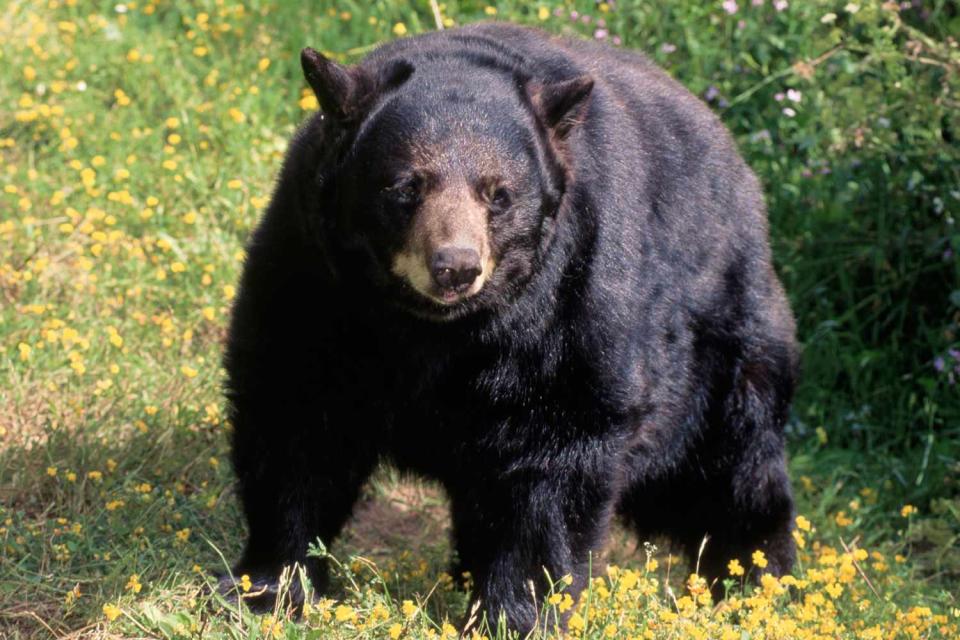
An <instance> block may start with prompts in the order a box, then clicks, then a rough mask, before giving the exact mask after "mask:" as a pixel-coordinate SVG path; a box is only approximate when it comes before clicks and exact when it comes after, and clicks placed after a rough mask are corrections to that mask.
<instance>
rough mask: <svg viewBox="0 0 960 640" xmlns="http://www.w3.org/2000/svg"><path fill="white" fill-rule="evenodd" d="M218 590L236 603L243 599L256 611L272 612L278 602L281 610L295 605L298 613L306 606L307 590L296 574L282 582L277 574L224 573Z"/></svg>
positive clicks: (294, 607) (259, 612) (257, 612)
mask: <svg viewBox="0 0 960 640" xmlns="http://www.w3.org/2000/svg"><path fill="white" fill-rule="evenodd" d="M217 591H218V592H219V593H220V595H221V596H223V597H224V598H226V599H227V600H229V601H231V602H233V603H235V602H237V601H238V600H239V601H241V602H243V603H244V604H246V605H247V608H249V609H250V611H251V612H252V613H255V614H262V613H269V612H271V611H273V610H274V609H275V608H277V607H278V605H279V607H280V608H282V609H286V608H292V609H293V610H294V612H295V613H296V614H297V615H299V614H300V611H301V610H302V609H303V601H304V590H303V587H302V585H301V584H300V580H299V579H298V578H297V577H296V576H295V577H294V579H293V580H290V581H289V582H285V583H284V584H282V585H281V581H280V579H279V578H278V577H277V576H270V575H266V574H262V573H261V574H256V573H254V574H246V573H241V572H237V573H236V574H235V575H225V576H221V577H220V578H219V580H218V582H217ZM278 599H279V603H278Z"/></svg>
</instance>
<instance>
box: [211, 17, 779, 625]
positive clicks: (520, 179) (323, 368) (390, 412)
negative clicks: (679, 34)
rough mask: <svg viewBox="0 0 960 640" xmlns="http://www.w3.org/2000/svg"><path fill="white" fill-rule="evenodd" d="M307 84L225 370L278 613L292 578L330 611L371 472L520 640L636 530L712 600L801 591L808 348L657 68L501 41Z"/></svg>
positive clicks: (251, 263)
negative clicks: (800, 396)
mask: <svg viewBox="0 0 960 640" xmlns="http://www.w3.org/2000/svg"><path fill="white" fill-rule="evenodd" d="M301 58H302V64H303V69H304V72H305V74H306V78H307V81H308V82H309V84H310V85H311V87H312V88H313V90H314V92H315V93H316V95H317V98H318V100H319V103H320V105H321V107H322V112H321V113H319V114H318V115H315V116H314V117H312V118H311V119H310V120H309V121H308V122H307V123H306V125H305V126H303V127H302V129H301V130H300V131H299V132H298V133H297V134H296V136H295V138H294V139H293V141H292V142H291V145H290V149H289V152H288V154H287V157H286V161H285V162H284V165H283V170H282V173H281V175H280V178H279V183H278V185H277V187H276V191H275V193H274V195H273V200H272V202H271V203H270V206H269V208H268V209H267V212H266V214H265V217H264V218H263V220H262V222H261V223H260V225H259V227H258V228H257V230H256V232H255V233H254V235H253V238H252V240H251V241H250V243H249V247H248V257H247V261H246V265H245V268H244V273H243V278H242V282H241V286H240V288H239V294H238V297H237V299H236V302H235V307H234V310H233V318H232V324H231V326H230V331H229V339H228V343H227V349H226V357H225V364H226V369H227V372H228V381H227V395H228V400H229V404H230V413H229V415H230V418H231V421H232V423H233V429H234V431H233V443H232V444H233V465H234V468H235V471H236V474H237V478H238V480H239V490H240V498H241V501H242V504H243V509H244V513H245V515H246V520H247V523H248V525H249V538H248V540H247V544H246V548H245V551H244V553H243V556H242V558H241V559H240V561H239V563H238V564H237V566H236V568H235V575H240V574H248V575H250V576H251V577H252V579H253V581H254V583H255V584H257V585H260V586H264V587H266V588H267V589H266V590H267V594H266V595H265V596H263V598H265V599H266V600H264V601H263V602H261V603H260V604H261V605H262V604H269V603H270V598H271V595H270V594H271V593H272V592H271V591H270V587H271V585H275V583H276V580H277V576H278V574H279V572H280V569H281V567H282V566H284V565H290V564H293V563H301V564H304V565H306V567H307V571H308V573H309V575H310V577H311V579H312V582H313V583H314V585H315V586H316V587H317V588H318V589H321V590H322V589H323V588H324V587H325V585H326V584H327V575H326V568H325V566H324V563H323V562H322V561H319V560H317V559H315V558H310V559H308V558H307V557H306V552H307V546H308V544H309V543H310V542H312V541H314V540H316V539H317V538H318V537H319V538H320V539H321V540H323V541H324V542H325V543H330V541H331V540H332V539H333V538H334V537H336V536H337V534H338V532H339V531H340V529H341V527H342V526H343V525H344V522H345V521H346V520H347V519H348V517H349V516H350V512H351V509H352V507H353V505H354V502H355V501H356V499H357V497H358V494H359V493H360V491H361V486H362V485H363V483H364V480H365V479H366V478H367V477H368V475H369V474H370V473H371V470H372V469H374V467H375V466H376V465H377V464H378V463H379V462H381V461H384V462H388V463H390V464H393V465H395V466H396V467H398V468H399V469H401V470H405V471H410V472H414V473H418V474H422V475H424V476H427V477H429V478H433V479H436V480H437V481H439V482H440V483H441V484H442V485H443V487H444V488H445V490H446V491H447V493H448V495H449V498H450V501H451V505H452V521H453V545H454V548H455V551H456V557H457V562H458V565H457V570H458V571H461V570H462V571H469V572H470V573H471V574H472V576H473V579H474V591H473V597H474V598H475V600H477V601H479V602H480V603H481V606H482V611H483V612H485V613H486V614H487V616H488V618H489V619H490V620H491V621H493V620H496V619H498V618H499V616H501V615H505V616H506V620H507V623H508V624H509V626H510V627H512V628H514V629H519V630H527V629H530V628H531V627H532V626H533V625H534V624H535V622H536V620H537V617H538V609H537V604H536V603H537V602H538V598H540V595H541V594H542V593H543V590H544V588H545V582H546V580H547V578H546V577H545V575H546V574H547V573H549V575H550V576H552V577H553V578H554V579H556V578H559V577H560V576H563V575H565V574H570V575H571V576H573V579H574V582H573V585H572V587H571V589H572V590H573V591H574V592H576V591H577V590H579V589H580V588H581V587H582V586H583V585H584V583H585V580H586V577H587V573H588V561H589V557H590V555H591V552H596V551H597V550H598V549H600V547H601V545H602V544H603V542H604V537H605V535H606V533H607V530H608V527H609V525H610V522H611V519H612V518H613V517H615V516H618V515H619V516H620V517H622V518H623V519H624V520H625V521H626V522H627V523H628V524H629V525H631V526H632V527H633V528H634V529H635V530H636V531H637V533H638V534H639V535H640V536H641V537H642V538H643V539H647V538H649V537H650V536H654V535H667V536H669V537H671V538H672V539H673V540H675V541H676V542H677V543H678V544H679V545H681V546H682V547H683V548H685V549H686V550H687V551H688V552H689V553H690V554H691V555H693V556H694V557H696V556H697V553H698V550H699V549H700V546H701V541H702V540H703V538H704V536H709V540H708V542H707V544H706V547H705V549H704V550H703V555H702V557H700V558H699V567H700V573H701V574H702V575H704V576H705V577H706V578H708V579H709V580H712V581H716V580H717V579H718V578H721V577H723V576H724V574H725V566H726V563H727V562H728V561H729V560H731V559H733V558H738V559H740V560H741V562H743V563H744V564H746V563H747V562H748V561H749V557H750V554H751V552H753V551H754V550H755V549H760V550H763V551H764V552H765V554H766V556H767V558H768V560H769V565H768V567H767V571H771V572H774V573H777V574H781V573H784V572H786V571H788V570H789V569H790V568H791V565H792V563H793V560H794V553H795V551H794V546H793V541H792V537H791V533H790V530H791V523H792V512H793V503H792V497H791V489H790V484H789V481H788V478H787V473H786V467H785V458H784V435H783V427H784V422H785V420H786V417H787V413H788V405H789V402H790V398H791V395H792V391H793V388H794V384H795V377H796V368H797V346H796V342H795V338H794V322H793V319H792V316H791V312H790V309H789V306H788V303H787V301H786V298H785V296H784V292H783V289H782V287H781V285H780V283H779V281H778V280H777V277H776V275H775V273H774V271H773V269H772V267H771V256H770V249H769V243H768V231H767V221H766V213H765V207H764V202H763V198H762V195H761V191H760V188H759V186H758V181H757V179H756V178H755V176H754V175H753V173H751V171H750V169H749V168H748V167H747V166H746V164H745V163H744V162H743V161H742V159H741V158H740V156H739V155H738V153H737V151H736V150H735V148H734V144H733V143H732V141H731V138H730V136H729V135H728V133H727V132H726V130H725V129H724V127H723V126H722V124H721V123H720V122H719V120H718V119H717V118H716V117H715V116H714V115H713V114H712V113H711V111H710V110H709V109H708V108H707V107H705V106H704V105H703V104H702V103H701V102H700V101H699V100H697V99H696V98H695V97H693V96H692V95H691V94H690V93H689V92H687V91H686V90H685V89H684V88H683V87H681V86H680V85H679V84H678V83H677V82H675V81H673V80H671V79H670V78H669V77H667V76H666V74H664V73H663V72H662V71H660V70H658V69H657V68H656V67H655V66H654V65H653V64H652V63H651V62H649V61H648V60H647V59H645V58H644V57H642V56H641V55H639V54H636V53H632V52H629V51H622V50H616V49H612V48H607V47H605V46H603V45H601V44H598V43H594V42H587V41H580V40H575V39H566V38H560V37H554V36H550V35H548V34H546V33H543V32H540V31H537V30H532V29H526V28H521V27H518V26H512V25H508V24H478V25H473V26H468V27H464V28H461V29H453V30H447V31H442V32H438V33H431V34H427V35H422V36H419V37H415V38H409V39H403V40H399V41H396V42H392V43H389V44H386V45H384V46H382V47H380V48H379V49H377V50H376V51H375V52H373V53H372V54H371V55H369V57H367V58H366V59H365V60H363V61H362V62H360V63H359V64H357V65H355V66H342V65H339V64H336V63H334V62H332V61H330V60H328V59H326V58H324V57H323V56H321V55H320V54H318V53H317V52H315V51H313V50H311V49H305V50H304V51H303V53H302V56H301ZM531 585H532V588H533V589H535V590H536V592H537V593H536V594H531V592H530V589H531ZM295 597H296V596H295Z"/></svg>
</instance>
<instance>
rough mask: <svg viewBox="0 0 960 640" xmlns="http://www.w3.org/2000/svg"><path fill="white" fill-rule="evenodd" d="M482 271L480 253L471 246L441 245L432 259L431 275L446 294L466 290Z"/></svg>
mask: <svg viewBox="0 0 960 640" xmlns="http://www.w3.org/2000/svg"><path fill="white" fill-rule="evenodd" d="M482 271H483V268H482V267H481V266H480V253H479V252H478V251H476V250H475V249H471V248H463V247H441V248H440V249H437V250H436V251H435V252H434V253H433V257H432V258H431V259H430V275H431V276H432V277H433V282H434V284H435V285H436V286H437V288H438V289H440V290H441V292H443V293H444V294H447V293H462V292H464V291H466V290H467V289H468V288H470V285H472V284H473V282H474V281H475V280H476V279H477V277H478V276H479V275H480V273H481V272H482Z"/></svg>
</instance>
